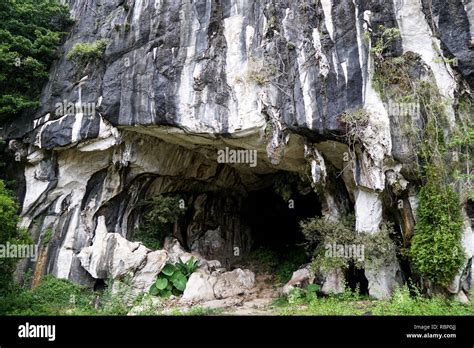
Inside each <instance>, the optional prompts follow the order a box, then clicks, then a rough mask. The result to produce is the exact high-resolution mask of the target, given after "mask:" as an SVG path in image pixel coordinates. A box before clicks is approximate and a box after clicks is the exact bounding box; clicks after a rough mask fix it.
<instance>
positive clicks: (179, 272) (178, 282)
mask: <svg viewBox="0 0 474 348" xmlns="http://www.w3.org/2000/svg"><path fill="white" fill-rule="evenodd" d="M198 267H199V260H195V259H194V257H191V258H190V259H189V260H188V261H187V262H186V263H184V262H183V261H182V260H181V259H179V261H178V262H177V263H176V264H174V265H173V264H170V263H167V264H166V265H165V266H164V267H163V269H162V270H161V272H160V273H159V274H158V278H157V279H156V282H155V283H154V284H153V285H152V286H151V287H150V291H149V293H150V295H153V296H160V297H163V298H168V297H170V296H171V295H175V296H180V295H181V294H182V293H183V292H184V289H186V284H187V282H188V279H189V277H190V276H191V274H192V273H194V272H195V271H196V269H197V268H198Z"/></svg>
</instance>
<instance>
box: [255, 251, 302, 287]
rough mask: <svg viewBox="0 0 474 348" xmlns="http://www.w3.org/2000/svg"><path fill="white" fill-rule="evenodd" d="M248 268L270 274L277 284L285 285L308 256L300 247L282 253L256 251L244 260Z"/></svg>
mask: <svg viewBox="0 0 474 348" xmlns="http://www.w3.org/2000/svg"><path fill="white" fill-rule="evenodd" d="M246 262H247V263H248V264H249V266H248V268H250V269H252V270H256V271H257V272H260V273H264V274H272V275H274V277H275V281H276V282H277V283H279V284H286V283H287V282H288V281H289V280H290V279H291V276H292V275H293V272H294V271H296V270H297V269H298V268H299V267H301V265H303V264H305V263H308V255H307V254H306V252H305V251H304V249H303V248H302V247H294V248H287V249H285V250H283V251H278V250H273V249H263V248H262V249H257V250H254V251H252V252H251V253H250V254H249V255H248V256H247V258H246Z"/></svg>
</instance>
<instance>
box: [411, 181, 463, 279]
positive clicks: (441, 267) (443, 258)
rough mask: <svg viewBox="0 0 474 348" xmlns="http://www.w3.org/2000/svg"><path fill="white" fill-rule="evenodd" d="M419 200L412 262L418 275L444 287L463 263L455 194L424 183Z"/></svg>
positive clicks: (459, 214) (445, 188) (412, 245)
mask: <svg viewBox="0 0 474 348" xmlns="http://www.w3.org/2000/svg"><path fill="white" fill-rule="evenodd" d="M419 199H420V201H419V206H418V210H417V224H416V226H415V234H414V236H413V239H412V244H411V249H410V255H411V258H412V262H413V264H414V266H415V267H416V269H417V271H418V272H419V274H420V275H421V276H422V277H424V278H426V279H429V280H430V281H432V282H433V283H435V284H440V285H445V286H446V285H448V284H449V283H450V282H451V281H452V279H453V278H454V276H455V275H456V274H457V272H458V271H459V269H460V268H461V266H462V265H463V262H464V253H463V248H462V245H461V234H462V224H463V220H462V216H461V213H460V208H459V197H458V194H457V193H456V192H455V191H454V190H453V189H451V188H450V187H449V186H444V188H443V186H442V185H436V184H430V183H428V184H427V185H426V186H424V187H423V188H422V189H421V190H420V193H419Z"/></svg>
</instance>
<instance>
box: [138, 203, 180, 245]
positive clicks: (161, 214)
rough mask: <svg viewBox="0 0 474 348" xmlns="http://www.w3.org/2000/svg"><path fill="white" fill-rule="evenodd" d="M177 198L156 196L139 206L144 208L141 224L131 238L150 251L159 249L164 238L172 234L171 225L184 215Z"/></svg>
mask: <svg viewBox="0 0 474 348" xmlns="http://www.w3.org/2000/svg"><path fill="white" fill-rule="evenodd" d="M180 202H181V200H180V198H179V197H170V196H163V195H160V196H156V197H153V198H151V199H148V200H145V201H144V202H142V203H141V204H140V206H141V207H143V208H144V211H145V212H144V214H143V219H142V223H141V224H140V227H139V229H138V231H137V232H136V233H135V235H134V236H133V238H134V240H135V241H140V242H142V243H143V245H145V246H146V247H148V248H150V249H160V248H161V247H162V245H163V241H164V239H165V237H167V236H170V235H171V234H172V232H173V224H174V223H175V222H177V221H178V220H179V218H180V217H181V216H183V215H184V213H185V212H186V210H185V209H184V208H182V207H181V203H180Z"/></svg>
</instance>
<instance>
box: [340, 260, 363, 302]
mask: <svg viewBox="0 0 474 348" xmlns="http://www.w3.org/2000/svg"><path fill="white" fill-rule="evenodd" d="M345 278H346V282H347V285H348V286H349V288H350V289H351V291H352V292H357V293H358V294H360V295H368V294H369V281H368V280H367V278H366V277H365V272H364V270H363V269H360V268H357V267H355V265H354V262H350V263H349V267H348V269H347V271H346V274H345Z"/></svg>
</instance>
